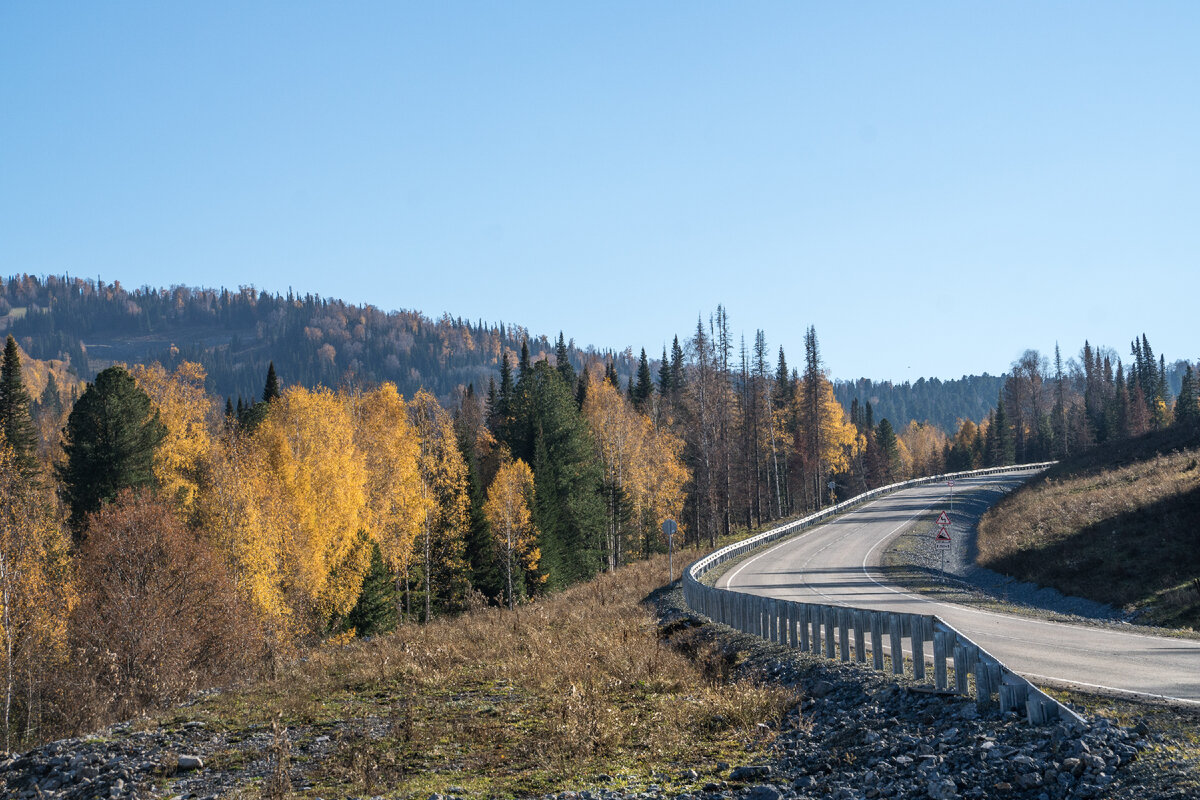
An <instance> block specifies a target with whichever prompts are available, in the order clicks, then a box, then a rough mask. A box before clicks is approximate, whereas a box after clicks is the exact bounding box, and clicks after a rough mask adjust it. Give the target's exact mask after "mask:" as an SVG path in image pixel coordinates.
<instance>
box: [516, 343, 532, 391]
mask: <svg viewBox="0 0 1200 800" xmlns="http://www.w3.org/2000/svg"><path fill="white" fill-rule="evenodd" d="M528 374H529V339H528V338H525V339H522V340H521V360H520V361H518V362H517V380H518V381H519V380H521V379H522V378H524V377H525V376H526V375H528Z"/></svg>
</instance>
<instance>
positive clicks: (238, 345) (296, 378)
mask: <svg viewBox="0 0 1200 800" xmlns="http://www.w3.org/2000/svg"><path fill="white" fill-rule="evenodd" d="M0 314H3V315H4V316H3V317H0V324H6V325H7V328H8V332H9V333H11V334H12V335H13V337H14V338H15V339H16V340H17V342H18V343H19V344H20V345H21V347H22V349H24V350H25V352H26V353H28V354H29V355H31V356H32V357H34V358H37V359H41V360H43V361H50V360H62V361H66V362H68V363H69V365H70V367H71V368H72V369H73V370H74V372H75V373H76V374H77V375H78V377H79V378H80V379H82V380H85V381H86V380H91V379H92V378H94V377H95V376H96V374H98V373H99V372H100V370H102V369H104V368H105V367H108V366H111V365H112V364H114V363H119V362H125V363H131V364H132V363H153V362H155V361H157V362H158V363H160V364H162V365H163V366H164V367H166V368H167V369H170V370H173V369H175V368H176V367H177V366H179V365H180V364H182V363H184V362H192V363H197V364H200V365H201V366H203V367H204V370H205V372H206V374H207V376H208V377H207V381H206V388H207V390H208V391H210V392H212V393H213V394H217V395H220V396H222V397H228V398H231V399H233V400H235V401H236V400H237V398H239V397H241V398H244V399H245V400H246V402H251V401H252V400H253V399H254V398H255V397H257V395H258V393H259V391H260V390H261V388H262V387H261V383H262V376H263V374H264V373H265V372H266V370H267V365H268V364H269V363H270V362H272V361H274V363H275V367H276V369H278V370H279V372H280V373H281V374H284V375H287V376H288V377H289V380H291V381H292V382H294V383H298V384H301V385H303V386H308V387H314V386H318V385H323V386H328V387H330V388H337V387H341V386H347V385H349V386H374V385H378V384H380V383H384V382H391V383H394V384H396V387H397V388H398V389H399V391H400V392H402V393H403V394H405V395H412V394H413V393H415V392H416V391H417V390H418V389H425V390H426V391H428V392H430V393H432V394H433V395H435V396H437V397H438V398H439V399H440V400H441V401H442V402H443V403H450V402H453V400H454V399H455V398H456V395H457V393H458V392H459V391H460V390H461V389H463V388H465V387H466V386H468V385H469V384H471V383H474V384H475V385H476V386H483V385H486V383H487V381H488V378H489V377H491V376H495V375H497V374H498V373H499V369H500V359H501V355H502V353H505V352H507V353H509V355H510V357H511V358H512V359H513V360H514V361H515V359H516V356H517V353H518V351H519V350H520V348H521V344H522V342H526V341H527V342H528V346H529V349H530V352H531V356H532V357H533V358H534V359H537V358H544V357H545V356H546V355H548V354H550V353H552V352H553V351H554V344H553V343H552V342H550V340H549V339H547V337H545V336H535V335H532V334H531V333H530V332H529V331H528V330H526V329H525V328H523V327H521V326H520V325H514V324H505V323H503V322H500V323H488V322H484V321H482V320H480V321H474V322H472V321H470V320H463V319H462V318H454V317H450V316H449V315H445V316H443V317H442V318H440V319H438V320H432V319H430V318H428V317H426V316H425V315H424V314H421V313H420V312H417V311H391V312H384V311H381V310H379V309H378V308H375V307H374V306H370V305H364V306H359V305H354V304H352V303H345V302H343V301H341V300H334V299H330V298H323V297H320V296H319V295H313V294H305V295H302V296H301V295H297V294H293V293H292V292H291V291H289V292H288V293H287V294H286V295H280V294H271V293H269V292H265V291H260V290H257V289H255V288H254V287H253V286H243V287H240V288H239V289H237V290H236V291H231V290H229V289H196V288H189V287H185V286H176V287H172V288H170V289H155V288H148V287H147V288H141V289H137V290H134V291H129V290H127V289H125V288H124V287H122V286H121V284H120V283H119V282H114V283H105V282H103V281H101V280H99V279H97V280H90V279H82V278H75V277H59V276H53V275H52V276H48V277H44V278H38V277H34V276H30V275H20V276H14V277H10V278H8V279H7V280H6V281H5V282H4V284H3V291H2V292H0ZM567 352H568V354H569V357H570V359H571V360H572V362H573V363H574V364H575V366H576V367H582V365H583V364H584V363H585V362H588V361H594V360H596V359H598V358H603V359H604V360H611V361H612V363H613V366H614V368H615V369H616V371H617V374H618V375H619V376H620V377H621V378H622V379H628V378H629V377H630V375H631V374H632V371H633V368H634V366H635V365H634V364H633V362H632V360H631V356H630V354H629V353H628V352H614V353H600V352H596V351H593V350H582V349H579V348H576V347H575V346H574V343H573V342H568V344H567Z"/></svg>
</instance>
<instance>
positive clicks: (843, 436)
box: [795, 373, 867, 498]
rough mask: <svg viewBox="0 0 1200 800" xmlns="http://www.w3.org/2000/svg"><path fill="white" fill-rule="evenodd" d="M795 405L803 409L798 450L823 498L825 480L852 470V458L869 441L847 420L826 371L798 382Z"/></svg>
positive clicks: (799, 415)
mask: <svg viewBox="0 0 1200 800" xmlns="http://www.w3.org/2000/svg"><path fill="white" fill-rule="evenodd" d="M795 405H796V408H797V409H799V411H798V413H797V415H796V416H797V419H798V420H799V436H797V441H798V443H799V444H798V447H797V449H798V450H799V451H800V453H801V455H802V456H803V466H804V471H805V473H806V478H807V479H808V481H807V483H808V485H809V486H810V487H811V491H812V492H813V496H814V498H815V497H821V496H823V494H824V492H825V481H826V480H827V479H828V478H829V477H830V476H831V475H835V474H838V473H842V472H846V471H847V470H849V468H850V464H851V461H852V460H853V459H855V458H857V457H858V456H859V455H860V454H862V453H863V451H865V449H866V446H867V440H866V437H865V436H863V435H862V434H861V433H859V432H858V429H857V428H856V427H855V426H854V424H853V423H852V422H850V420H849V419H847V417H846V412H845V409H843V408H842V404H841V403H839V402H838V401H837V398H836V397H834V394H833V384H832V383H830V381H829V379H828V378H827V377H825V375H824V374H823V373H817V374H816V375H815V377H813V376H805V378H804V379H802V380H801V381H799V382H798V383H797V385H796V398H795Z"/></svg>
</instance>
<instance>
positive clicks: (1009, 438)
mask: <svg viewBox="0 0 1200 800" xmlns="http://www.w3.org/2000/svg"><path fill="white" fill-rule="evenodd" d="M995 427H996V465H997V466H1001V467H1005V466H1008V465H1009V464H1013V463H1015V462H1016V460H1017V456H1016V451H1017V442H1016V439H1015V437H1014V436H1013V430H1012V426H1011V425H1010V424H1009V422H1008V414H1007V413H1006V412H1005V410H1004V397H1003V395H1001V396H1000V397H998V398H996V420H995ZM989 430H990V428H989Z"/></svg>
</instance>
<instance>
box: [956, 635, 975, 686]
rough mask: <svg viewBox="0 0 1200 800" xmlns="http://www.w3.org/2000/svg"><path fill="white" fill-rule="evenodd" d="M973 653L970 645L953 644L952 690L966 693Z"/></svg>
mask: <svg viewBox="0 0 1200 800" xmlns="http://www.w3.org/2000/svg"><path fill="white" fill-rule="evenodd" d="M973 655H974V649H973V648H972V647H971V646H970V645H967V644H955V645H954V691H955V692H957V693H958V694H967V689H968V688H969V687H970V684H969V683H968V682H967V678H968V676H969V675H970V674H971V666H972V663H971V662H972V658H971V656H973Z"/></svg>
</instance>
